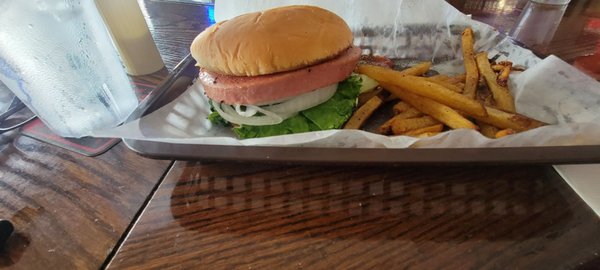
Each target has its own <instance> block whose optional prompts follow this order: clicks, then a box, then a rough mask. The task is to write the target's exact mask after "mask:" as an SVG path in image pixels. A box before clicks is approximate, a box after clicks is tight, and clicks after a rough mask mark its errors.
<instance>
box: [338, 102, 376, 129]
mask: <svg viewBox="0 0 600 270" xmlns="http://www.w3.org/2000/svg"><path fill="white" fill-rule="evenodd" d="M381 104H383V100H382V99H381V98H379V96H374V97H372V98H371V99H369V100H368V101H367V102H365V104H364V105H363V106H361V107H359V108H358V109H357V110H356V111H355V112H354V113H353V114H352V116H350V119H348V122H346V124H345V125H344V129H359V128H360V127H361V126H362V125H363V124H364V123H365V121H367V119H368V118H369V117H370V116H371V114H373V112H374V111H375V110H377V108H379V106H381Z"/></svg>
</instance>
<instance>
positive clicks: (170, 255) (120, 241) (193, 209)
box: [0, 0, 600, 269]
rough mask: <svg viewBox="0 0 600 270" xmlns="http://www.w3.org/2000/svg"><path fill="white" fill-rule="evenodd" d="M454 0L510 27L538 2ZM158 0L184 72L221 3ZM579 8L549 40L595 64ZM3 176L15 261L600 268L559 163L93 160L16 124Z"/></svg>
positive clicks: (162, 33) (153, 7) (0, 209)
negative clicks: (210, 6)
mask: <svg viewBox="0 0 600 270" xmlns="http://www.w3.org/2000/svg"><path fill="white" fill-rule="evenodd" d="M450 2H452V4H454V5H455V6H456V7H457V8H459V9H460V10H463V11H464V12H465V13H471V14H473V16H474V18H475V19H478V20H482V21H485V22H487V23H490V24H492V25H495V26H497V27H498V28H499V29H510V27H512V25H514V23H515V21H516V18H517V17H518V15H519V13H520V12H521V10H520V8H521V7H522V5H521V4H522V3H519V1H511V0H508V1H484V0H477V1H450ZM500 3H502V5H500ZM142 4H143V5H142V7H143V8H144V10H145V12H146V15H147V18H148V19H149V22H150V28H151V30H152V32H153V35H154V37H155V40H156V42H157V44H158V46H159V50H160V51H161V54H162V56H163V58H164V60H165V63H166V64H167V67H168V68H169V69H172V68H173V67H174V65H175V64H176V63H177V62H178V61H179V60H180V59H181V58H182V57H183V56H184V55H185V54H186V53H187V48H188V46H189V44H190V42H191V40H192V39H193V38H194V36H195V35H196V34H197V33H198V32H200V31H201V30H202V29H203V28H204V27H206V26H207V24H208V21H207V14H208V13H207V9H206V8H205V7H203V6H195V5H188V4H183V3H172V2H157V1H150V0H146V1H143V2H142ZM565 16H566V17H565V19H563V23H562V24H561V26H559V29H558V31H557V34H556V36H555V38H554V39H553V40H552V42H551V43H550V44H548V45H547V48H549V49H548V52H554V53H557V54H558V55H559V56H560V57H562V58H563V59H566V60H568V61H569V62H571V63H574V64H576V65H578V64H577V63H578V61H580V62H583V63H584V65H581V64H579V65H578V66H582V68H589V70H588V72H591V74H592V73H593V67H594V63H598V62H599V61H593V59H596V60H597V59H598V58H597V57H598V55H599V53H598V50H599V49H598V48H599V47H598V46H599V45H598V44H599V43H598V42H599V40H600V38H598V36H599V35H598V33H599V28H598V27H597V26H595V27H596V28H594V25H597V24H595V23H596V22H597V20H598V18H600V8H599V7H598V4H596V3H595V1H583V0H573V1H571V4H570V6H569V10H567V12H566V15H565ZM565 24H566V25H565ZM574 25H576V26H579V27H578V28H574V27H573V26H574ZM563 27H568V29H563ZM567 30H568V31H567ZM590 58H592V60H589V59H590ZM590 66H591V68H590ZM0 187H1V189H0V214H1V217H3V218H10V219H11V221H13V223H14V224H15V225H16V228H17V232H16V234H15V235H13V237H12V238H11V239H10V240H9V243H8V246H7V247H6V248H5V250H4V251H2V253H0V266H4V267H8V268H15V269H72V268H77V269H95V268H100V267H108V268H114V269H120V268H142V269H147V268H157V269H163V268H192V269H220V268H244V269H264V268H275V269H280V268H284V269H285V268H307V269H313V268H317V269H323V268H325V269H328V268H334V267H336V268H342V269H345V268H376V269H382V268H383V269H387V268H392V267H398V268H400V267H402V268H404V267H412V268H423V269H436V268H442V267H443V268H459V269H462V268H500V269H504V268H523V269H530V268H534V269H555V268H567V269H574V268H581V269H594V268H595V269H597V268H599V267H600V256H599V253H600V226H599V225H600V223H599V219H598V217H597V216H595V214H594V213H593V212H592V211H591V210H590V209H589V208H588V207H587V205H585V204H584V203H583V202H582V200H581V199H580V198H579V197H578V196H577V195H576V194H575V193H574V192H573V191H572V190H571V189H570V188H569V187H568V186H567V185H566V184H565V183H564V182H563V180H562V179H561V178H560V177H558V176H557V175H556V173H555V172H554V171H553V169H552V168H551V167H549V166H517V165H515V166H460V167H459V166H437V167H431V166H413V167H405V166H400V167H343V166H306V165H304V166H300V165H293V164H289V165H281V164H280V165H278V164H257V163H235V162H194V161H174V162H172V161H168V160H153V159H148V158H144V157H140V156H137V155H136V154H134V153H133V152H131V151H128V150H127V149H126V147H125V146H124V145H123V144H119V145H117V146H116V147H114V148H113V149H111V150H110V151H108V152H107V153H105V154H103V155H101V156H99V157H96V158H86V157H82V156H80V155H78V154H74V153H70V152H68V151H65V150H62V149H59V148H56V147H53V146H49V145H47V144H44V143H41V142H38V141H35V140H33V139H30V138H27V137H23V136H20V135H19V134H18V132H16V131H15V132H11V133H7V134H4V135H2V136H0Z"/></svg>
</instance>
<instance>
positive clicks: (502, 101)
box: [475, 52, 516, 113]
mask: <svg viewBox="0 0 600 270" xmlns="http://www.w3.org/2000/svg"><path fill="white" fill-rule="evenodd" d="M475 61H476V62H477V67H478V68H479V72H480V73H481V76H483V78H485V82H486V83H487V85H488V87H489V89H490V91H491V92H492V96H493V97H494V101H495V102H496V106H497V107H498V108H499V109H501V110H504V111H507V112H511V113H514V112H515V111H516V109H515V100H514V98H513V96H512V95H511V94H510V92H509V91H508V88H506V87H502V86H500V85H499V84H498V83H497V82H496V73H494V71H493V70H492V68H491V66H490V62H489V60H488V55H487V52H481V53H478V54H477V55H476V56H475Z"/></svg>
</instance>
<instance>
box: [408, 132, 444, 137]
mask: <svg viewBox="0 0 600 270" xmlns="http://www.w3.org/2000/svg"><path fill="white" fill-rule="evenodd" d="M438 134H440V132H423V133H421V134H418V135H416V136H414V137H417V138H429V137H433V136H435V135H438Z"/></svg>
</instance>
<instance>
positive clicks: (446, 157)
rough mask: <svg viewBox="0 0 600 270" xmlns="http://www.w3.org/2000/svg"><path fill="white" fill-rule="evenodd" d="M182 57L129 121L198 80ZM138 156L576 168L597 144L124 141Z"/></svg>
mask: <svg viewBox="0 0 600 270" xmlns="http://www.w3.org/2000/svg"><path fill="white" fill-rule="evenodd" d="M195 63H196V62H195V60H194V59H193V58H192V57H191V56H190V55H188V56H186V57H185V58H184V59H183V61H181V62H180V63H179V64H178V65H177V67H176V68H175V69H174V71H173V73H172V74H171V75H170V76H169V77H168V78H167V79H166V80H165V81H164V82H163V83H162V84H161V85H159V86H158V87H157V89H156V90H155V91H153V93H152V94H150V95H149V96H148V98H146V99H145V100H144V101H143V102H142V104H141V105H140V106H139V108H138V109H137V110H136V111H135V112H134V113H133V114H132V116H131V118H130V120H133V119H137V118H139V117H142V116H144V115H147V114H149V113H151V112H153V111H155V110H157V109H158V108H160V107H162V106H163V105H165V104H167V103H169V102H170V101H172V100H173V99H175V98H177V97H178V96H179V95H181V94H182V93H183V92H185V91H186V90H187V87H188V86H189V85H190V84H191V83H192V81H193V80H194V78H195V77H197V75H198V69H197V68H196V67H195ZM123 141H124V143H125V145H126V146H127V147H129V148H130V149H131V150H133V151H135V152H137V153H138V154H140V155H143V156H147V157H151V158H159V159H172V158H175V159H195V160H235V161H263V162H286V163H320V164H321V163H331V164H348V163H350V164H425V163H440V164H444V163H447V164H499V163H506V164H508V163H512V164H575V163H599V162H600V145H578V146H545V147H499V148H402V149H389V148H387V149H383V148H382V149H373V148H314V147H312V148H311V147H308V148H307V147H302V148H297V147H273V146H226V145H189V144H172V143H163V142H152V141H140V140H133V139H123Z"/></svg>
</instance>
